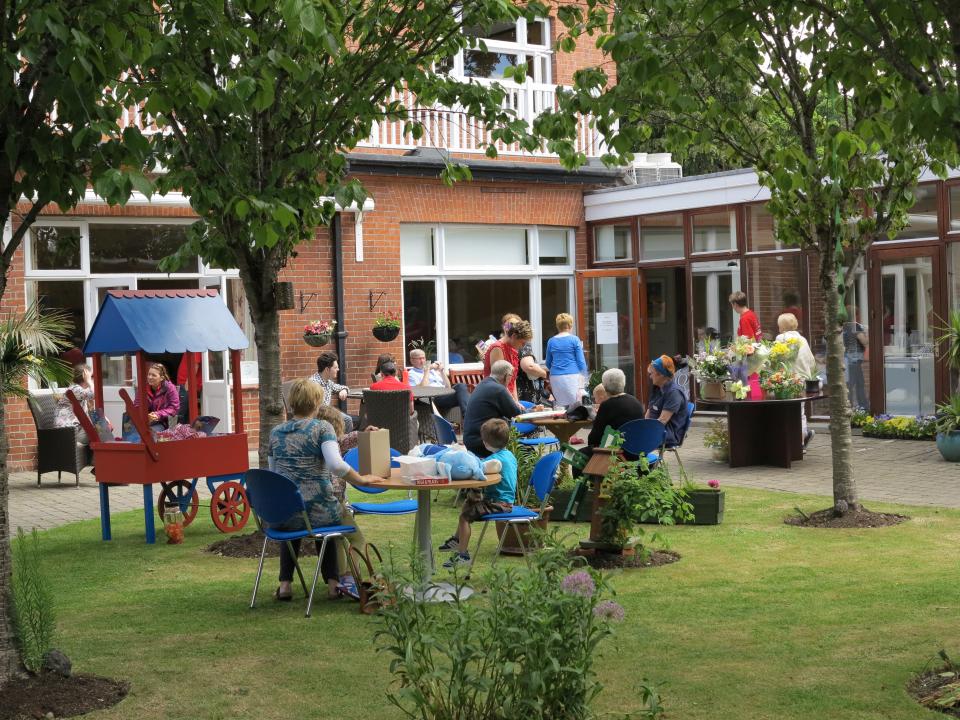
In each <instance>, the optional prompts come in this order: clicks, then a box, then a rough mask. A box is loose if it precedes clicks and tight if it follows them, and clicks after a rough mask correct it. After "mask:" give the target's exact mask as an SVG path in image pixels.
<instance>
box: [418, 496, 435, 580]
mask: <svg viewBox="0 0 960 720" xmlns="http://www.w3.org/2000/svg"><path fill="white" fill-rule="evenodd" d="M415 531H416V537H415V538H414V539H415V541H416V543H417V548H418V549H419V550H420V554H421V555H422V558H423V577H424V579H427V580H429V579H430V578H431V577H433V572H434V565H433V538H432V537H431V534H430V489H429V488H418V489H417V522H416V528H415Z"/></svg>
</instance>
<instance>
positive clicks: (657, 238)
mask: <svg viewBox="0 0 960 720" xmlns="http://www.w3.org/2000/svg"><path fill="white" fill-rule="evenodd" d="M682 257H683V215H682V214H681V213H672V214H670V215H646V216H644V217H642V218H640V259H641V260H672V259H674V258H682Z"/></svg>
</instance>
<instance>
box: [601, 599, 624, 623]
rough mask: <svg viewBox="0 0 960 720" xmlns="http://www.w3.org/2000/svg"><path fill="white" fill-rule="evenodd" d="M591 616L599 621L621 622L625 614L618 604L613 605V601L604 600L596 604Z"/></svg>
mask: <svg viewBox="0 0 960 720" xmlns="http://www.w3.org/2000/svg"><path fill="white" fill-rule="evenodd" d="M593 614H594V617H598V618H600V619H601V620H609V621H610V622H623V618H624V615H626V612H625V611H624V609H623V606H622V605H620V604H619V603H615V602H614V601H613V600H604V601H603V602H600V603H597V606H596V607H595V608H594V609H593Z"/></svg>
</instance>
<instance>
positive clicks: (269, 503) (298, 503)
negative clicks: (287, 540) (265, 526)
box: [243, 469, 306, 525]
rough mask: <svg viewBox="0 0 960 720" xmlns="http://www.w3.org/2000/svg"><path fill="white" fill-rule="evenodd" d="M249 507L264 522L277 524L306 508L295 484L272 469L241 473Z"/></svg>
mask: <svg viewBox="0 0 960 720" xmlns="http://www.w3.org/2000/svg"><path fill="white" fill-rule="evenodd" d="M243 482H244V485H245V486H246V493H247V500H249V501H250V508H251V509H252V510H253V512H254V513H255V514H256V516H257V517H259V518H260V519H261V520H263V521H264V522H267V523H270V524H271V525H278V524H280V523H282V522H284V521H285V520H287V519H289V518H290V517H292V516H293V515H297V514H298V513H302V512H303V511H304V510H306V505H305V504H304V502H303V495H301V494H300V488H298V487H297V484H296V483H295V482H294V481H293V480H291V479H290V478H288V477H286V476H285V475H281V474H280V473H275V472H273V471H272V470H259V469H254V470H247V472H245V473H244V475H243Z"/></svg>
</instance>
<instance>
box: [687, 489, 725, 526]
mask: <svg viewBox="0 0 960 720" xmlns="http://www.w3.org/2000/svg"><path fill="white" fill-rule="evenodd" d="M689 500H690V504H691V505H693V522H688V523H687V525H719V524H720V523H722V522H723V500H724V492H723V490H691V491H690V494H689Z"/></svg>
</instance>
